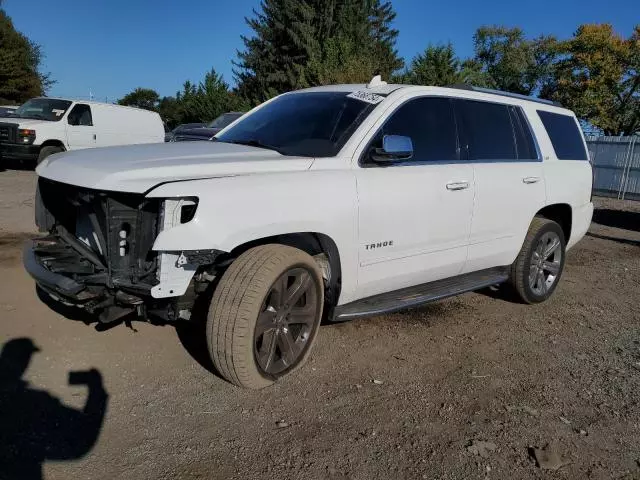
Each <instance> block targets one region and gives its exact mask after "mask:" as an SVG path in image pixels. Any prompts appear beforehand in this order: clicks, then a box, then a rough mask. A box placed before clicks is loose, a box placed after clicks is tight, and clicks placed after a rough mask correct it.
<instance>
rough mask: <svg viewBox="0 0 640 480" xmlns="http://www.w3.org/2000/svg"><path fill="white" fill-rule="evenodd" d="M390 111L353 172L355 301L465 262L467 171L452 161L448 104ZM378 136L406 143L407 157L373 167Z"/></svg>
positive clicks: (405, 102) (455, 149)
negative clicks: (356, 253) (355, 197)
mask: <svg viewBox="0 0 640 480" xmlns="http://www.w3.org/2000/svg"><path fill="white" fill-rule="evenodd" d="M392 108H394V109H395V110H394V111H393V113H392V114H391V115H390V116H389V117H388V118H387V119H386V120H380V123H379V124H378V125H377V126H376V127H374V128H375V129H376V130H375V131H376V133H375V134H374V136H373V138H372V139H371V140H370V141H369V142H368V144H367V147H366V148H365V151H364V154H363V155H362V157H361V158H360V165H359V168H358V169H357V170H356V178H357V188H358V200H359V220H358V224H359V238H360V245H359V248H360V251H359V264H360V265H359V266H360V268H359V275H358V297H360V298H362V297H367V296H370V295H375V294H378V293H381V292H386V291H391V290H397V289H400V288H403V287H407V286H412V285H418V284H421V283H426V282H430V281H434V280H440V279H442V278H447V277H452V276H455V275H457V274H459V273H460V272H461V270H462V268H463V265H464V262H465V260H466V256H467V245H468V240H469V229H470V227H471V212H472V209H473V190H474V189H473V184H474V181H473V166H472V165H470V164H465V163H464V162H460V161H459V146H458V138H457V130H456V124H455V119H454V114H453V104H452V101H451V100H450V99H448V98H443V97H414V98H410V99H406V98H405V99H401V100H399V101H398V104H397V105H396V106H394V107H392ZM384 135H401V136H405V137H410V138H411V140H412V142H413V150H414V153H413V157H412V158H411V159H410V160H405V161H398V162H395V163H386V162H385V163H378V164H376V163H375V162H373V161H372V160H371V157H370V152H371V151H372V149H375V148H378V147H380V146H381V143H382V137H383V136H384Z"/></svg>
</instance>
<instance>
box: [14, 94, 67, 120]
mask: <svg viewBox="0 0 640 480" xmlns="http://www.w3.org/2000/svg"><path fill="white" fill-rule="evenodd" d="M71 103H72V102H70V101H69V100H57V99H54V98H32V99H31V100H28V101H27V102H25V103H23V104H22V106H20V108H18V109H17V110H16V112H15V114H14V115H13V117H17V118H33V119H36V120H47V121H49V122H57V121H58V120H60V119H61V118H62V117H63V116H64V114H65V113H66V111H67V109H68V108H69V107H70V106H71Z"/></svg>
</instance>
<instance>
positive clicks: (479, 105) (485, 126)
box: [456, 100, 518, 160]
mask: <svg viewBox="0 0 640 480" xmlns="http://www.w3.org/2000/svg"><path fill="white" fill-rule="evenodd" d="M456 111H457V112H458V116H459V118H460V120H461V123H462V126H463V131H464V135H465V137H466V143H467V145H468V151H469V160H517V158H518V155H517V152H516V144H515V139H514V131H513V127H512V125H511V117H510V115H509V109H508V107H507V105H501V104H498V103H489V102H478V101H475V100H456Z"/></svg>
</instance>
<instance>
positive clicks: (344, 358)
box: [0, 171, 640, 480]
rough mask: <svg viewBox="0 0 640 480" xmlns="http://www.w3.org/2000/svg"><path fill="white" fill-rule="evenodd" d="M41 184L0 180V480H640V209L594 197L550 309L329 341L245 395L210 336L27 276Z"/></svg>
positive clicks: (340, 332)
mask: <svg viewBox="0 0 640 480" xmlns="http://www.w3.org/2000/svg"><path fill="white" fill-rule="evenodd" d="M34 184H35V183H34V174H33V172H17V171H5V172H0V342H1V343H2V344H3V345H4V349H3V350H2V353H1V354H0V426H1V427H0V451H2V452H4V458H5V459H6V458H12V459H13V460H12V462H13V463H10V464H6V465H5V466H4V467H3V466H2V464H1V463H0V479H5V478H46V479H65V480H66V479H72V478H73V479H123V480H124V479H127V480H128V479H164V478H179V479H214V478H224V479H231V478H237V479H249V478H281V479H325V478H326V479H372V478H383V479H384V478H389V479H392V478H393V479H395V478H407V479H414V478H415V479H423V478H426V479H463V478H465V479H466V478H478V479H484V478H488V479H530V478H558V479H566V478H572V479H587V478H589V479H591V478H596V479H611V478H616V479H617V478H624V479H638V478H640V395H639V393H640V310H639V308H638V307H639V305H640V288H639V284H640V203H631V202H627V203H625V202H619V201H614V200H604V199H598V200H597V211H596V215H595V219H594V220H595V222H594V224H593V225H592V228H591V231H590V234H589V236H587V237H586V238H585V239H584V240H582V242H580V244H579V245H578V246H577V247H576V248H575V249H573V250H572V251H571V252H570V253H569V255H568V260H567V265H566V270H565V274H564V277H563V279H562V281H561V284H560V286H559V288H558V290H557V292H556V294H555V296H554V297H553V298H552V299H551V300H550V301H549V302H548V303H545V304H543V305H539V306H525V305H521V304H518V303H514V302H513V301H511V300H510V299H509V296H508V295H505V294H504V293H502V291H497V292H494V291H491V290H487V291H484V292H481V293H472V294H466V295H463V296H461V297H458V298H453V299H450V300H447V301H442V302H438V303H435V304H432V305H429V306H426V307H424V308H419V309H415V310H412V311H408V312H403V313H398V314H393V315H387V316H381V317H377V318H372V319H366V320H360V321H355V322H352V323H347V324H340V325H334V326H326V327H323V328H322V329H321V331H320V334H319V337H318V341H317V343H316V346H315V349H314V352H313V355H312V358H311V360H310V361H309V363H308V364H307V365H306V367H305V368H303V369H302V370H300V371H298V372H297V373H295V374H294V375H293V376H292V377H291V378H287V379H286V380H284V381H282V382H281V383H279V384H277V385H275V386H274V387H272V388H268V389H266V390H262V391H245V390H240V389H238V388H235V387H233V386H231V385H229V384H227V383H225V382H224V381H222V380H221V379H219V378H217V377H216V376H214V375H213V374H211V373H210V372H209V371H208V368H210V365H209V364H208V363H207V362H206V361H205V357H204V356H203V351H202V343H201V342H200V341H199V340H201V336H200V332H199V330H198V328H196V327H191V328H189V327H185V328H181V329H178V330H177V329H176V328H174V327H172V326H154V325H149V324H146V323H141V322H137V323H133V325H132V326H131V327H132V328H129V327H127V326H125V325H120V326H117V327H115V328H111V329H109V330H106V331H97V330H96V328H95V326H94V325H85V324H84V323H82V322H80V321H73V320H69V319H66V318H64V317H63V316H61V315H59V314H57V313H54V312H53V311H51V310H50V309H49V308H48V307H47V306H46V305H44V304H43V303H42V301H40V300H39V298H38V297H37V295H36V292H35V289H34V284H33V281H32V280H31V279H30V278H29V277H28V276H27V275H26V273H25V272H24V271H23V269H22V266H21V263H20V249H21V243H22V240H23V239H24V238H25V237H28V234H29V232H31V231H33V229H34V228H33V224H32V218H33V212H32V210H33V199H32V192H33V187H34ZM20 338H23V340H17V339H20ZM31 342H32V343H31ZM32 346H36V347H37V348H38V349H39V351H38V352H33V351H32V350H31V347H32ZM25 368H26V373H25V374H24V376H22V380H20V376H21V374H22V371H23V369H25ZM92 369H95V370H92ZM70 372H85V373H73V374H72V375H71V376H70V375H69V374H70ZM25 382H26V383H25ZM96 438H97V439H96ZM536 449H538V450H537V451H536ZM536 454H537V457H538V460H537V461H536V460H535V457H536ZM5 461H6V460H5ZM0 462H2V454H1V453H0ZM41 465H42V466H41ZM11 468H13V469H14V470H13V473H7V472H9V471H10V470H11ZM41 469H42V473H41Z"/></svg>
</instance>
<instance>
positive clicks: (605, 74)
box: [543, 24, 640, 135]
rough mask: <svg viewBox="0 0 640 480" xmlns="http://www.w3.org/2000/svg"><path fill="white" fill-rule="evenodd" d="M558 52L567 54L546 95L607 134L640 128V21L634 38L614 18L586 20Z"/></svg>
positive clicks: (559, 65) (548, 86) (557, 69)
mask: <svg viewBox="0 0 640 480" xmlns="http://www.w3.org/2000/svg"><path fill="white" fill-rule="evenodd" d="M558 52H559V53H560V54H561V55H562V58H561V59H560V61H559V62H558V64H557V65H556V68H555V75H554V78H553V80H552V81H551V82H549V84H547V85H546V86H545V88H544V91H543V95H546V96H548V97H551V98H553V99H555V100H558V101H560V102H561V103H562V104H563V105H565V106H567V107H569V108H571V109H572V110H574V111H575V112H576V114H577V115H578V116H579V117H581V118H584V119H587V120H588V121H589V122H590V123H591V124H592V125H594V126H596V127H598V128H600V129H602V130H603V131H604V132H605V134H606V135H633V134H635V133H638V132H640V25H638V26H636V27H635V29H634V31H633V33H632V34H631V36H630V37H629V38H624V37H622V36H621V35H619V34H617V33H615V32H614V30H613V27H612V26H611V25H609V24H599V25H582V26H580V27H579V28H578V30H577V31H576V32H575V34H574V35H573V37H572V38H571V39H570V40H567V41H565V42H561V43H560V44H559V46H558Z"/></svg>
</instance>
